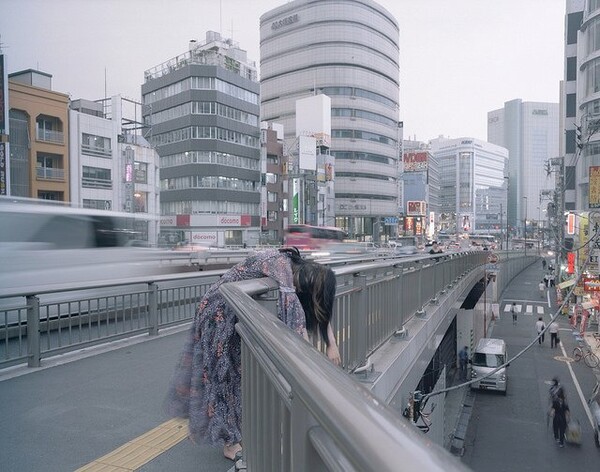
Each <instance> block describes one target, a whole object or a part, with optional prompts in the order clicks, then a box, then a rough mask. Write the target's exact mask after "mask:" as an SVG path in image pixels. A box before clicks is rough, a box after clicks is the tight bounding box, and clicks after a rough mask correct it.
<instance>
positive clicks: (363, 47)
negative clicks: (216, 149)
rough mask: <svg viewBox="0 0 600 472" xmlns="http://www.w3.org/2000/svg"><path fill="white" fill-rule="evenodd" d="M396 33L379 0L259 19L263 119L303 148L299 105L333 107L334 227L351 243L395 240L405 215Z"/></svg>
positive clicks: (294, 8) (338, 2)
mask: <svg viewBox="0 0 600 472" xmlns="http://www.w3.org/2000/svg"><path fill="white" fill-rule="evenodd" d="M398 43H399V29H398V22H397V21H396V19H395V18H394V17H393V16H392V15H391V14H390V13H389V12H388V11H387V10H386V9H385V8H383V7H382V6H380V5H379V4H377V3H376V2H374V1H372V0H353V1H348V0H321V1H318V2H315V1H309V0H295V1H291V2H288V3H286V4H284V5H282V6H280V7H278V8H275V9H273V10H271V11H269V12H267V13H265V14H264V15H262V16H261V19H260V44H261V47H260V55H261V59H260V68H261V83H260V89H261V119H262V120H265V121H274V122H277V123H281V124H282V125H283V126H284V129H285V134H286V141H287V142H288V145H289V146H290V147H292V142H293V141H294V140H295V139H296V134H297V133H296V116H295V113H296V112H295V105H296V101H297V100H299V99H301V98H305V97H310V96H311V95H317V94H324V95H327V96H328V97H330V98H331V148H330V152H331V155H332V156H333V157H334V163H335V164H334V165H335V180H334V189H335V216H336V218H335V224H336V226H338V227H341V228H343V229H345V230H346V231H347V232H348V234H349V235H350V236H351V237H361V236H364V237H365V238H370V237H372V236H374V237H375V238H378V237H379V235H380V234H382V235H385V234H386V233H388V232H393V229H392V227H383V217H395V216H397V215H398V211H399V208H398V189H399V188H400V186H399V185H398V177H399V176H398V162H399V157H400V149H401V142H402V133H401V130H402V128H401V124H400V123H399V121H398V119H399V86H400V80H399V76H400V72H399V47H398Z"/></svg>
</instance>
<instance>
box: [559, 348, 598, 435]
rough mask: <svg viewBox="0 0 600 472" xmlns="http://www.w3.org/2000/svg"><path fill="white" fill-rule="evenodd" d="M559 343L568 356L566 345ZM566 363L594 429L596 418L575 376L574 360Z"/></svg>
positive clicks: (565, 355)
mask: <svg viewBox="0 0 600 472" xmlns="http://www.w3.org/2000/svg"><path fill="white" fill-rule="evenodd" d="M559 345H560V350H561V351H562V353H563V356H564V357H568V356H567V353H566V351H565V347H564V346H563V343H562V342H561V343H559ZM569 359H570V358H569ZM565 364H567V367H568V368H569V372H570V374H571V378H572V379H573V383H574V384H575V389H576V390H577V393H578V394H579V399H580V400H581V404H582V405H583V410H584V411H585V414H586V415H587V417H588V421H589V422H590V425H591V426H592V429H594V428H595V426H594V419H593V418H592V412H591V411H590V408H589V407H588V404H587V402H586V400H585V396H584V395H583V391H582V390H581V385H579V382H578V381H577V377H575V372H573V367H572V366H571V364H572V362H565Z"/></svg>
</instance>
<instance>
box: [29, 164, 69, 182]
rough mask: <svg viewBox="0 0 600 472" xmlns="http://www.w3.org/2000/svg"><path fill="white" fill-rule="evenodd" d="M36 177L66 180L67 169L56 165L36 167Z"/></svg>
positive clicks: (59, 180)
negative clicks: (58, 167)
mask: <svg viewBox="0 0 600 472" xmlns="http://www.w3.org/2000/svg"><path fill="white" fill-rule="evenodd" d="M35 171H36V177H37V178H38V179H43V180H55V181H58V182H64V181H65V170H64V169H57V168H55V167H36V169H35Z"/></svg>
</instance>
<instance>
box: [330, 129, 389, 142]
mask: <svg viewBox="0 0 600 472" xmlns="http://www.w3.org/2000/svg"><path fill="white" fill-rule="evenodd" d="M331 137H332V138H349V139H366V140H367V141H376V142H378V143H380V144H385V145H388V146H396V145H397V144H398V141H396V140H395V139H392V138H388V137H387V136H383V135H381V134H376V133H370V132H368V131H360V130H357V129H334V130H331Z"/></svg>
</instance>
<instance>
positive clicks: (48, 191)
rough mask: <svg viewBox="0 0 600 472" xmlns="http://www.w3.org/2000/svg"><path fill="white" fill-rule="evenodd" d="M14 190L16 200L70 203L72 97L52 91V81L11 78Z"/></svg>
mask: <svg viewBox="0 0 600 472" xmlns="http://www.w3.org/2000/svg"><path fill="white" fill-rule="evenodd" d="M8 107H9V129H10V135H9V136H10V157H9V158H8V166H7V169H8V172H10V179H9V182H10V185H9V188H8V189H7V190H8V191H7V194H8V195H12V196H15V197H28V198H40V199H45V200H57V201H63V202H68V201H70V193H69V146H68V128H69V96H68V95H67V94H64V93H60V92H55V91H53V90H52V75H50V74H47V73H45V72H40V71H37V70H32V69H28V70H24V71H20V72H15V73H13V74H9V75H8Z"/></svg>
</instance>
